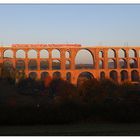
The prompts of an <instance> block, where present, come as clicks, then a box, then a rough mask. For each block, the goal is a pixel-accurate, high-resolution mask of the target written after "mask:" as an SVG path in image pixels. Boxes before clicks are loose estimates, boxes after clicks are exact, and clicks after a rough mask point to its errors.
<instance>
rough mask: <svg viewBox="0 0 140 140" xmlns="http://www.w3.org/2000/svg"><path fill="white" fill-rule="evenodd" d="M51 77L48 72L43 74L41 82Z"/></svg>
mask: <svg viewBox="0 0 140 140" xmlns="http://www.w3.org/2000/svg"><path fill="white" fill-rule="evenodd" d="M48 76H49V73H48V72H42V73H41V80H44V79H45V78H47V77H48Z"/></svg>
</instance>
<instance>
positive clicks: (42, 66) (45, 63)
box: [40, 60, 49, 70]
mask: <svg viewBox="0 0 140 140" xmlns="http://www.w3.org/2000/svg"><path fill="white" fill-rule="evenodd" d="M47 69H49V62H48V61H47V60H41V61H40V70H47Z"/></svg>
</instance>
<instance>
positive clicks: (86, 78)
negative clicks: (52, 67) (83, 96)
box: [77, 72, 94, 86]
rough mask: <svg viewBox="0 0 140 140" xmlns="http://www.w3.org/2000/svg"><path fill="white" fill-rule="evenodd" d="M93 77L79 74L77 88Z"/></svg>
mask: <svg viewBox="0 0 140 140" xmlns="http://www.w3.org/2000/svg"><path fill="white" fill-rule="evenodd" d="M93 78H94V76H93V74H92V73H90V72H82V73H80V74H79V76H78V79H77V86H80V85H82V84H83V83H84V82H85V81H87V80H90V79H93Z"/></svg>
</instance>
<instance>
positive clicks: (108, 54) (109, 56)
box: [107, 49, 116, 58]
mask: <svg viewBox="0 0 140 140" xmlns="http://www.w3.org/2000/svg"><path fill="white" fill-rule="evenodd" d="M107 56H108V58H115V57H116V52H115V50H113V49H109V50H108V52H107Z"/></svg>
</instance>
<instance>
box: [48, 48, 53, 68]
mask: <svg viewBox="0 0 140 140" xmlns="http://www.w3.org/2000/svg"><path fill="white" fill-rule="evenodd" d="M48 52H49V60H48V61H49V70H52V50H51V49H49V50H48Z"/></svg>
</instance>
